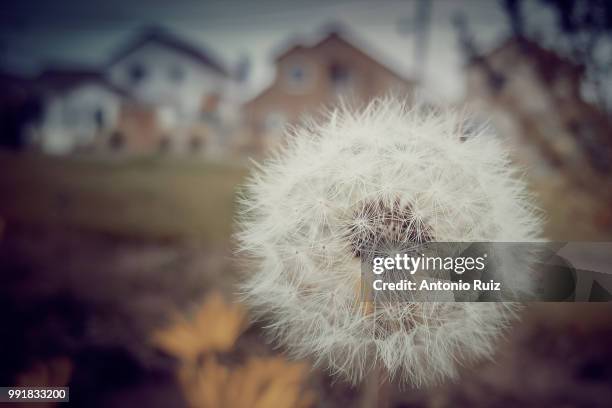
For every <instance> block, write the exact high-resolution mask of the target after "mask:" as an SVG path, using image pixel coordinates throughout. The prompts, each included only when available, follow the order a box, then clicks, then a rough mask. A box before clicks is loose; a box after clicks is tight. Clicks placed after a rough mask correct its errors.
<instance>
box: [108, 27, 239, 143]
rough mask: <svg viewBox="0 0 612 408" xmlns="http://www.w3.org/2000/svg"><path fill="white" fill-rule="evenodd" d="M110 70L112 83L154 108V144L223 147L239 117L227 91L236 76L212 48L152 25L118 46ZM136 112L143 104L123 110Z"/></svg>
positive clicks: (126, 116) (125, 117)
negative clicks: (232, 74)
mask: <svg viewBox="0 0 612 408" xmlns="http://www.w3.org/2000/svg"><path fill="white" fill-rule="evenodd" d="M106 73H107V74H106V76H107V78H108V80H109V82H111V83H113V84H115V85H117V86H118V87H120V88H121V89H124V90H126V91H127V92H128V93H129V94H130V95H131V96H132V97H133V98H134V100H135V101H136V102H138V103H140V104H141V105H143V106H146V107H149V108H150V109H151V110H153V111H154V112H155V113H154V116H155V124H156V126H155V128H156V131H157V137H156V138H149V139H148V140H149V142H150V143H153V144H154V146H151V148H154V149H159V150H162V151H179V152H180V151H194V152H196V151H203V150H205V149H206V150H220V149H222V147H223V146H224V144H225V142H226V139H227V137H228V134H229V130H228V129H227V127H228V126H230V123H228V122H230V121H231V119H232V118H233V117H234V116H235V112H234V111H235V107H234V106H235V104H233V103H232V101H231V95H229V94H230V93H231V91H232V86H233V79H232V77H231V75H230V73H229V71H228V70H227V69H226V68H225V67H224V66H223V65H222V64H221V63H220V62H219V61H217V60H216V59H215V58H214V57H213V56H212V54H210V53H209V52H207V51H205V50H203V49H202V48H199V47H196V46H194V45H192V44H189V43H187V42H185V41H183V40H182V39H179V38H177V37H175V36H173V35H171V34H170V33H168V32H167V31H165V30H160V29H158V28H153V29H150V30H147V31H145V32H144V33H142V35H140V36H138V37H137V38H136V39H135V40H134V41H132V42H130V43H128V44H127V45H126V46H125V47H123V48H122V49H121V50H119V52H117V54H116V55H115V56H114V57H113V58H112V59H111V62H110V63H109V64H108V66H107V67H106ZM137 111H138V112H139V113H138V114H139V115H142V113H143V109H142V108H140V109H135V108H134V107H133V106H132V107H131V108H129V109H128V110H127V111H125V112H124V113H123V119H124V122H130V121H131V119H130V118H129V115H130V114H132V113H134V112H137ZM135 122H136V123H137V122H138V121H135ZM147 123H148V122H147ZM149 127H150V125H147V131H150V129H149ZM134 131H135V130H132V132H134ZM124 136H125V137H126V138H129V137H130V136H129V134H125V135H124ZM139 138H140V139H141V141H144V138H143V137H142V135H141V136H140V137H139ZM127 145H129V144H127Z"/></svg>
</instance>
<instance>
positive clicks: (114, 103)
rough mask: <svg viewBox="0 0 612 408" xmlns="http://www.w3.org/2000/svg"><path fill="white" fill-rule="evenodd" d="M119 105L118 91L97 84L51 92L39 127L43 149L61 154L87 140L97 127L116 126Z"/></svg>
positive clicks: (96, 132)
mask: <svg viewBox="0 0 612 408" xmlns="http://www.w3.org/2000/svg"><path fill="white" fill-rule="evenodd" d="M120 105H121V100H120V96H119V95H117V94H115V93H114V92H113V91H111V90H109V89H107V88H106V87H104V86H103V85H98V84H84V85H81V86H79V87H77V88H75V89H73V90H71V91H68V92H65V93H63V94H56V95H53V96H50V97H49V98H48V99H47V101H46V103H45V113H44V117H43V121H42V124H41V129H40V133H41V147H42V149H43V151H45V152H47V153H52V154H63V153H68V152H70V151H71V150H73V149H74V148H75V147H78V146H81V145H82V146H85V145H88V144H90V143H91V142H93V139H94V138H95V137H96V135H98V134H99V132H100V131H105V130H109V129H112V128H114V127H115V126H116V124H117V120H118V116H119V109H120ZM98 117H100V118H101V119H102V122H101V123H99V122H98Z"/></svg>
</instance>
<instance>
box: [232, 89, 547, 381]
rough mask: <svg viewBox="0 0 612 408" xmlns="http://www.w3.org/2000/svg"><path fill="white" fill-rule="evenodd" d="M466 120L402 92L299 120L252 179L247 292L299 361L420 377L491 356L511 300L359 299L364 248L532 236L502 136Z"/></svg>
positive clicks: (335, 370) (527, 206) (351, 373)
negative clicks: (371, 303) (400, 97)
mask: <svg viewBox="0 0 612 408" xmlns="http://www.w3.org/2000/svg"><path fill="white" fill-rule="evenodd" d="M464 120H465V118H464V117H462V116H461V115H460V114H458V113H456V112H453V111H436V110H432V109H430V110H425V109H423V108H422V106H418V105H408V104H407V103H402V102H399V101H397V100H395V99H379V100H376V101H374V102H372V103H371V104H369V105H368V106H367V107H366V108H365V109H363V110H361V111H357V112H355V111H351V110H350V109H347V108H342V109H338V110H335V111H333V112H331V113H330V114H329V115H328V119H327V120H325V121H321V122H320V123H318V122H310V123H307V124H306V125H304V126H302V127H298V128H296V129H294V130H293V133H292V134H291V135H288V141H287V144H286V146H285V147H283V148H282V149H281V150H280V151H279V152H278V154H276V155H275V156H274V157H273V158H271V159H269V160H268V161H266V162H264V163H263V165H261V166H260V167H259V168H258V169H257V171H256V172H255V173H254V175H253V176H252V177H251V178H250V180H249V182H248V183H247V185H246V187H245V189H244V192H243V195H242V198H241V213H240V218H239V232H238V233H237V238H238V241H239V247H240V248H239V250H240V251H241V252H242V254H246V255H247V256H248V257H249V260H250V264H249V273H248V274H247V276H246V279H245V282H244V283H243V285H242V290H243V293H244V296H245V301H246V302H247V304H249V305H250V306H251V309H252V310H253V312H254V313H255V315H256V316H258V317H261V318H262V319H264V320H265V321H266V322H267V325H266V328H267V331H268V332H269V333H270V334H271V336H272V337H273V338H275V339H276V340H277V341H278V342H279V343H280V344H282V345H284V346H285V347H286V349H287V350H288V352H289V353H291V354H292V355H293V356H294V357H297V358H303V357H309V358H311V359H313V360H314V362H315V364H317V365H320V366H323V367H326V368H328V369H329V370H330V372H331V373H332V374H336V375H338V376H341V377H343V378H346V379H348V380H350V381H353V382H358V381H360V380H361V379H363V377H364V376H365V375H367V373H368V372H369V370H371V369H372V367H373V366H374V365H375V364H378V365H382V366H383V367H384V368H385V369H386V370H387V372H388V374H389V375H390V376H391V377H394V378H397V379H399V380H400V381H402V382H406V383H410V384H413V385H415V386H419V385H426V384H431V383H435V382H439V381H442V380H444V379H446V378H449V377H454V376H456V375H457V370H458V368H459V366H460V364H462V363H465V362H469V361H471V360H475V359H480V358H484V357H490V356H491V355H492V354H493V352H494V349H495V347H494V345H495V341H496V338H497V337H498V336H499V335H500V333H501V331H502V330H503V329H504V328H505V327H506V325H507V324H508V322H509V321H510V319H511V318H512V315H513V308H514V305H512V304H507V303H498V304H493V303H433V302H429V303H399V302H398V303H397V304H384V305H378V304H377V305H376V307H375V308H373V309H372V310H368V311H367V312H365V313H364V311H363V304H362V303H361V299H360V298H359V284H360V278H361V269H360V268H361V265H360V259H361V258H362V257H363V256H364V253H367V254H372V253H377V252H378V251H382V252H386V251H392V250H393V249H394V248H400V247H405V246H406V245H414V244H419V243H426V242H432V241H434V242H435V241H438V242H472V241H474V242H481V241H501V242H504V241H505V242H526V241H533V240H536V239H537V238H538V236H539V234H540V229H541V226H540V225H541V223H540V220H539V218H538V216H537V215H536V212H535V210H534V208H533V205H532V204H531V199H530V198H529V195H528V194H527V193H526V191H527V189H526V186H525V184H524V182H523V181H521V179H520V178H519V177H517V175H516V172H515V171H514V170H513V167H512V166H511V163H510V159H509V157H508V155H507V153H506V152H505V150H504V149H503V147H502V145H501V144H500V142H499V140H498V139H497V138H496V137H495V136H494V135H493V134H491V132H490V130H488V129H486V128H482V129H480V130H476V131H474V132H473V133H472V134H470V137H468V138H465V137H464V135H463V134H461V129H463V127H462V123H463V121H464ZM527 262H528V260H525V263H527ZM524 266H525V267H526V268H528V265H527V264H525V265H524ZM502 272H503V273H507V274H508V275H511V274H512V273H513V271H512V270H508V271H502ZM502 278H504V276H502ZM508 278H512V277H511V276H508ZM509 280H512V279H509ZM513 282H514V283H515V284H517V285H523V286H528V285H529V283H530V282H529V280H528V279H522V280H520V279H514V280H513Z"/></svg>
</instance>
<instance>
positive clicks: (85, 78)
mask: <svg viewBox="0 0 612 408" xmlns="http://www.w3.org/2000/svg"><path fill="white" fill-rule="evenodd" d="M34 81H35V83H36V84H37V85H38V87H40V88H41V89H42V90H44V91H52V92H66V91H69V90H71V89H74V88H76V87H78V86H81V85H84V84H88V83H93V84H97V85H101V86H103V87H105V88H107V89H109V90H111V91H112V92H115V93H117V94H119V95H122V96H128V93H127V92H126V91H124V90H122V89H120V88H118V87H116V86H115V85H113V84H111V83H110V82H108V81H107V80H106V79H105V78H104V76H103V75H102V74H101V73H100V72H98V71H94V70H90V69H82V68H69V69H64V68H49V69H46V70H44V71H42V72H41V73H40V74H39V75H38V76H37V77H36V79H35V80H34Z"/></svg>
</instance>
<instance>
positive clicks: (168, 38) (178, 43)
mask: <svg viewBox="0 0 612 408" xmlns="http://www.w3.org/2000/svg"><path fill="white" fill-rule="evenodd" d="M149 43H157V44H160V45H163V46H165V47H168V48H172V49H174V50H176V51H178V52H180V53H182V54H185V55H188V56H189V57H191V58H192V59H194V60H195V61H198V62H199V63H201V64H203V65H206V66H208V67H209V68H212V69H213V70H214V71H216V72H218V73H219V74H222V75H225V76H229V73H228V70H227V69H226V68H225V67H224V66H223V64H221V62H219V61H218V60H216V59H215V58H214V57H213V56H212V55H211V54H210V53H209V52H206V51H205V50H203V49H202V48H200V47H198V46H195V45H193V44H191V43H189V42H187V41H185V40H184V39H182V38H179V37H177V36H176V35H175V34H172V33H171V32H169V31H168V30H165V29H163V28H160V27H152V28H148V29H144V30H142V31H141V33H140V34H138V35H136V36H135V37H134V38H133V39H132V40H131V41H129V42H128V43H127V44H125V45H124V46H123V47H122V48H120V49H119V51H118V52H116V53H115V55H114V56H113V57H112V58H111V60H110V62H109V65H113V64H115V63H116V62H118V61H120V60H122V59H123V58H125V57H126V56H128V55H129V54H131V53H133V52H134V51H136V50H137V49H139V48H140V47H143V46H144V45H146V44H149Z"/></svg>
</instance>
